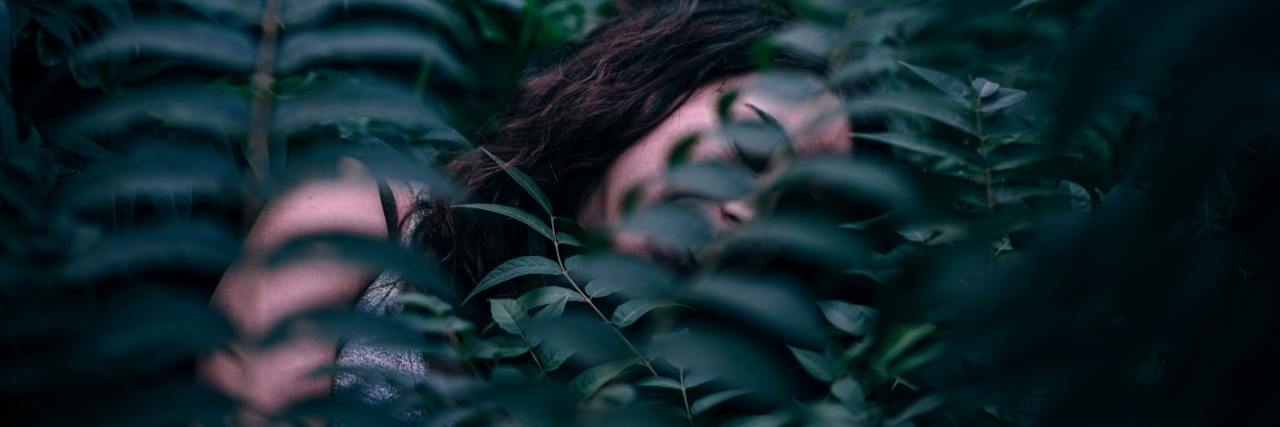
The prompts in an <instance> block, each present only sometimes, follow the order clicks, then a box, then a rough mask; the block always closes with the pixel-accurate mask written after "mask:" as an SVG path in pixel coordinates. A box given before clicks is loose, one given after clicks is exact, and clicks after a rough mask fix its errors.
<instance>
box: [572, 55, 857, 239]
mask: <svg viewBox="0 0 1280 427" xmlns="http://www.w3.org/2000/svg"><path fill="white" fill-rule="evenodd" d="M757 80H758V76H757V75H754V74H748V75H744V76H740V77H734V78H730V79H726V80H723V81H719V82H714V83H711V84H708V85H706V86H703V87H702V88H700V89H699V90H698V91H697V92H695V93H694V94H693V95H692V96H691V97H690V98H689V100H688V101H686V102H685V103H684V104H683V105H682V106H680V107H679V108H678V109H676V111H675V112H674V113H672V114H671V116H669V117H668V118H667V119H666V120H665V121H663V122H662V123H661V124H660V125H658V127H656V128H654V130H653V131H652V132H650V133H649V134H648V135H646V136H645V137H643V138H641V139H640V140H639V141H637V142H636V143H635V144H634V145H632V146H631V147H630V148H628V149H627V150H626V151H624V152H623V153H622V155H621V156H619V157H618V159H617V161H615V162H614V164H613V166H612V167H611V168H610V169H609V170H608V172H606V173H605V176H604V181H603V182H601V183H600V185H599V186H598V187H596V189H595V191H594V192H593V193H592V194H591V196H590V197H589V198H588V199H587V204H586V205H585V206H584V207H583V209H582V214H581V215H579V218H578V219H579V221H581V222H583V223H584V224H593V225H605V224H610V223H613V222H615V221H616V220H618V219H619V217H620V216H621V215H622V213H623V212H622V210H623V208H622V204H623V199H624V198H626V197H627V194H628V193H629V192H631V191H633V189H639V191H640V193H639V206H644V205H649V204H654V203H658V202H660V201H661V200H662V198H663V194H664V188H663V183H662V178H663V176H664V175H665V173H666V172H667V168H668V166H667V158H668V156H669V154H670V153H671V152H672V150H673V149H674V148H675V147H676V145H677V144H678V143H679V142H680V141H681V140H682V139H684V138H685V137H687V136H689V135H692V134H701V135H702V137H701V138H700V140H699V142H698V143H697V144H696V145H695V146H694V148H693V151H692V153H691V155H690V160H692V161H698V160H723V161H737V160H735V155H734V150H733V147H732V146H730V143H729V142H728V141H726V140H724V138H722V137H717V136H715V135H714V134H715V132H714V130H715V129H716V126H717V125H718V123H719V120H718V118H717V113H716V104H717V101H718V100H719V99H720V98H721V96H722V95H723V94H725V93H728V92H730V91H738V93H739V94H738V96H737V98H736V100H735V101H734V103H733V105H732V108H731V111H732V115H733V117H734V119H735V120H740V121H759V120H760V118H759V115H758V114H756V113H755V112H754V111H753V109H752V108H751V106H754V107H756V108H758V109H760V110H762V111H764V112H765V113H767V114H768V115H770V116H772V117H773V118H774V119H776V120H777V121H778V122H779V123H780V124H781V125H782V127H783V128H784V129H785V130H786V132H787V135H788V137H789V138H790V140H791V144H792V147H793V150H794V152H795V153H796V155H797V156H801V157H804V156H814V155H848V154H849V152H850V151H852V149H853V142H852V139H851V138H850V131H851V129H850V128H849V124H848V120H846V119H845V115H844V114H840V108H841V105H840V100H839V98H837V97H836V96H835V95H834V94H832V93H830V92H826V91H823V90H817V92H818V93H819V94H818V95H816V96H814V97H811V98H809V99H805V100H789V99H784V98H782V97H779V96H776V95H772V94H770V93H767V92H765V91H763V90H760V89H754V86H755V83H756V81H757ZM807 83H808V84H811V85H813V87H814V88H815V89H820V88H821V87H822V86H821V82H820V81H819V80H817V79H816V78H814V79H812V80H811V81H809V82H807ZM757 179H762V178H757ZM706 209H707V210H708V211H709V212H706V214H708V216H709V217H710V218H709V219H710V220H711V221H712V222H713V223H714V225H715V227H716V229H717V230H724V229H726V228H728V227H732V226H734V225H736V224H738V223H741V222H745V221H747V220H749V219H751V217H753V216H754V215H755V212H754V210H753V208H752V207H751V206H749V205H748V204H747V203H746V202H744V201H730V202H726V203H719V204H709V205H707V207H706Z"/></svg>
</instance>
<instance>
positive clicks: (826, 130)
mask: <svg viewBox="0 0 1280 427" xmlns="http://www.w3.org/2000/svg"><path fill="white" fill-rule="evenodd" d="M805 79H806V80H805V81H803V82H801V83H802V84H803V85H804V86H805V87H804V89H807V90H809V91H810V93H811V96H808V97H803V98H798V97H794V96H786V95H780V94H777V93H774V92H772V91H770V90H767V89H766V88H764V87H762V85H761V84H760V78H759V76H758V75H756V74H748V75H745V76H739V77H734V78H730V79H726V80H722V81H719V82H714V83H711V84H708V85H706V86H704V87H702V88H700V89H699V90H698V91H697V92H695V93H694V94H693V95H692V96H690V98H689V100H688V101H686V102H685V103H684V104H683V105H681V106H680V108H678V109H677V110H676V111H675V112H673V113H672V115H671V116H670V117H668V118H667V120H666V121H664V122H663V123H662V124H661V125H660V126H658V128H656V129H654V131H653V132H651V133H650V134H649V135H647V136H646V137H645V138H642V139H641V140H640V141H639V142H638V143H637V145H638V146H663V147H664V148H667V149H670V148H673V147H674V145H675V143H676V142H678V141H679V140H680V139H682V138H683V137H685V136H688V135H691V134H695V133H697V134H700V135H702V136H703V138H702V140H701V141H700V143H699V144H698V146H697V147H696V148H695V149H694V154H695V155H699V156H704V155H713V154H716V153H722V152H725V151H726V150H728V149H729V146H728V144H727V143H726V141H723V140H721V139H720V138H717V137H715V132H714V129H715V128H716V127H717V126H718V125H719V124H720V122H719V119H718V117H717V114H716V110H717V104H718V103H719V100H720V99H721V98H722V97H723V96H724V95H725V94H728V93H730V92H737V94H738V95H737V97H736V98H735V100H734V102H733V104H732V106H731V108H730V112H731V115H732V117H733V119H734V120H741V121H759V120H761V118H760V116H759V115H758V114H757V113H756V111H755V109H759V110H760V111H763V112H764V113H766V114H768V115H769V116H770V117H772V118H773V119H775V120H777V121H778V122H779V124H781V125H782V127H783V128H784V129H785V130H786V132H787V135H788V136H789V137H790V139H791V142H792V144H793V146H794V149H795V150H796V152H797V153H799V154H801V155H806V154H818V153H828V154H844V153H848V152H849V151H850V150H851V149H852V140H851V138H850V131H851V129H850V127H849V123H848V120H847V119H846V116H845V115H844V114H843V112H842V111H843V110H842V105H841V102H840V98H839V97H837V96H836V95H835V94H833V93H831V92H829V91H827V90H825V89H823V86H822V83H821V81H819V80H818V79H817V78H816V77H808V76H806V77H805ZM753 107H754V108H753ZM668 152H669V151H668ZM664 153H665V152H664Z"/></svg>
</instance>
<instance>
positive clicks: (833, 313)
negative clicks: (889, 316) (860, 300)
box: [818, 300, 879, 337]
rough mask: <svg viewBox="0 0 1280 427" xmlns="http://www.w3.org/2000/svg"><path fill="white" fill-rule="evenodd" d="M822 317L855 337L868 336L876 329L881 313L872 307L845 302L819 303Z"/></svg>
mask: <svg viewBox="0 0 1280 427" xmlns="http://www.w3.org/2000/svg"><path fill="white" fill-rule="evenodd" d="M818 307H821V308H822V315H823V316H824V317H826V318H827V321H828V322H831V325H832V326H835V327H836V329H839V330H841V331H843V332H845V333H847V334H849V335H853V336H855V337H861V336H866V335H867V334H868V333H870V332H871V329H872V328H874V327H875V321H876V318H877V317H879V312H878V311H877V310H876V309H874V308H870V307H866V306H861V305H855V304H850V303H847V302H844V301H838V300H829V301H819V302H818Z"/></svg>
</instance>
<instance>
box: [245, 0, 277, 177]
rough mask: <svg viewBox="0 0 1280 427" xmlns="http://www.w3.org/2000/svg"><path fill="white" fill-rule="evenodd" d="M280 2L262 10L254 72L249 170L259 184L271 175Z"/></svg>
mask: <svg viewBox="0 0 1280 427" xmlns="http://www.w3.org/2000/svg"><path fill="white" fill-rule="evenodd" d="M280 7H281V0H267V5H266V7H265V8H264V9H263V10H262V22H261V26H262V38H260V39H259V40H258V57H257V59H256V62H255V66H254V71H253V112H252V114H253V115H252V117H251V119H250V120H251V121H250V123H249V140H248V146H247V147H246V148H247V150H246V151H247V152H248V157H249V159H248V160H249V167H250V168H251V169H252V170H253V174H254V175H255V177H256V178H257V179H258V180H264V179H266V178H267V176H268V174H269V173H270V171H271V155H270V144H271V108H272V105H271V86H272V84H274V83H275V78H274V77H273V74H274V72H275V63H276V48H277V47H279V46H278V40H279V37H280Z"/></svg>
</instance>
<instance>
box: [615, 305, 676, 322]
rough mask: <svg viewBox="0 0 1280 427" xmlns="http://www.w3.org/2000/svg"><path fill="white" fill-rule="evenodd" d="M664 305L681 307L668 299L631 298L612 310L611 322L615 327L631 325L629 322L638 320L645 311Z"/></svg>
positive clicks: (663, 306)
mask: <svg viewBox="0 0 1280 427" xmlns="http://www.w3.org/2000/svg"><path fill="white" fill-rule="evenodd" d="M665 307H683V306H681V305H680V304H676V303H673V302H670V301H658V300H643V299H638V300H631V301H627V302H625V303H623V304H622V305H620V306H618V308H617V309H615V310H614V311H613V319H612V321H613V324H614V325H616V326H617V327H619V328H625V327H627V326H631V324H632V323H635V322H636V321H637V320H640V318H641V317H643V316H644V315H645V314H646V313H648V312H650V311H653V310H655V309H659V308H665Z"/></svg>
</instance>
